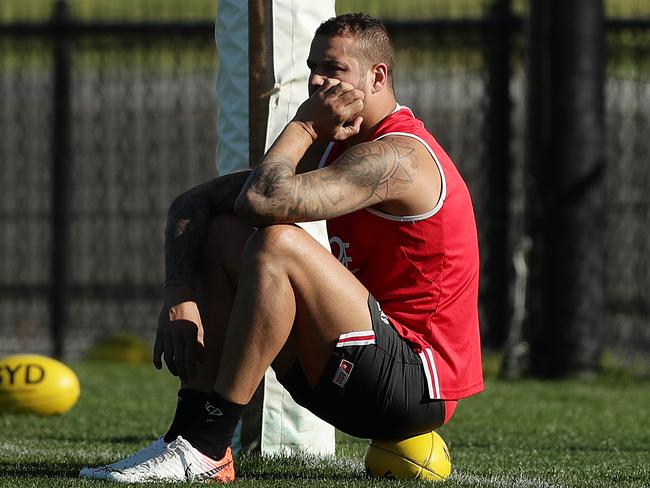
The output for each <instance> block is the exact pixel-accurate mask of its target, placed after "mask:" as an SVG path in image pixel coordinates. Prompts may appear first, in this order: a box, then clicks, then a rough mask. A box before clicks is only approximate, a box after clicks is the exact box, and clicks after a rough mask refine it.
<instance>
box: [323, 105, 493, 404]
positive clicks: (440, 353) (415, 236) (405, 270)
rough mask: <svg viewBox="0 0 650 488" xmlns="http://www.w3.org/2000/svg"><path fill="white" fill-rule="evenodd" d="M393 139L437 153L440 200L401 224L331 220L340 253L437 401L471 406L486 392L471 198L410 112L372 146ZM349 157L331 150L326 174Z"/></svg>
mask: <svg viewBox="0 0 650 488" xmlns="http://www.w3.org/2000/svg"><path fill="white" fill-rule="evenodd" d="M388 135H391V136H394V135H399V136H404V137H412V138H414V139H416V140H418V141H420V142H421V143H422V144H424V146H425V147H426V148H427V149H428V150H429V152H430V154H431V156H432V157H433V159H434V161H435V163H436V164H437V166H438V168H439V170H440V173H441V176H442V192H441V196H440V199H439V201H438V202H437V204H436V205H435V206H434V208H432V209H431V210H430V211H429V212H427V213H426V214H423V215H414V216H406V217H403V216H394V215H388V214H385V213H382V212H380V211H378V210H376V209H373V208H366V209H363V210H358V211H356V212H353V213H351V214H348V215H343V216H341V217H338V218H335V219H331V220H328V221H327V229H328V233H329V236H330V244H331V247H332V253H333V254H334V255H335V256H337V257H338V258H339V261H341V262H342V263H343V264H344V265H345V266H347V267H348V269H349V270H350V271H351V272H352V273H354V275H355V276H356V277H357V278H358V279H359V281H361V283H362V284H363V285H364V286H365V287H366V288H367V289H368V290H369V291H370V293H371V294H372V295H373V296H374V297H375V299H376V300H377V301H378V302H379V303H380V305H381V307H382V309H383V311H384V312H385V314H386V315H387V316H388V317H389V318H390V319H391V322H392V324H393V326H394V328H395V329H396V330H397V332H398V334H399V335H400V336H401V337H403V338H404V339H405V340H406V341H407V342H408V343H409V344H410V345H411V346H412V348H413V350H414V351H415V352H417V353H418V354H419V356H420V359H421V360H422V364H423V367H424V370H425V373H426V376H427V379H428V383H429V393H430V397H431V398H432V399H445V400H455V399H460V398H464V397H467V396H469V395H472V394H474V393H477V392H479V391H481V390H482V389H483V373H482V368H481V346H480V333H479V321H478V305H477V302H478V281H479V255H478V239H477V233H476V223H475V220H474V210H473V208H472V202H471V199H470V195H469V191H468V190H467V187H466V185H465V183H464V181H463V180H462V178H461V176H460V174H459V173H458V170H457V169H456V167H455V166H454V164H453V163H452V161H451V159H450V158H449V156H447V154H446V153H445V151H444V150H443V149H442V148H441V147H440V145H439V144H438V143H437V142H436V140H435V139H434V137H433V136H432V135H431V134H430V133H429V132H428V131H427V130H426V129H425V127H424V124H423V123H422V121H420V120H418V119H416V118H415V117H414V115H413V113H412V112H411V110H410V109H409V108H406V107H400V106H398V107H397V109H396V110H395V111H394V112H393V113H392V114H391V115H389V116H388V117H386V118H385V119H384V120H383V121H382V122H381V123H380V124H379V126H378V127H377V129H376V131H375V133H374V134H373V137H372V140H377V139H381V138H382V137H386V136H388ZM344 151H345V145H344V144H342V143H332V144H330V145H329V147H328V148H327V150H326V152H325V154H324V155H323V158H322V160H321V166H323V165H328V164H331V163H332V162H333V161H335V160H336V158H338V156H340V155H341V154H342V153H343V152H344Z"/></svg>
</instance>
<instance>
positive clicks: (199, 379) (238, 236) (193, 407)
mask: <svg viewBox="0 0 650 488" xmlns="http://www.w3.org/2000/svg"><path fill="white" fill-rule="evenodd" d="M252 231H253V229H252V227H250V226H249V225H248V224H246V223H244V222H243V221H241V220H240V219H238V218H237V217H235V216H232V215H222V216H218V217H216V218H215V219H213V221H212V222H211V224H210V228H209V230H208V235H207V239H206V246H205V248H204V253H203V256H202V258H201V264H200V269H199V275H198V283H197V285H198V286H197V295H198V296H197V299H198V305H199V311H200V313H201V319H202V322H203V328H204V346H205V347H204V354H203V360H202V362H201V363H200V364H199V365H198V366H197V368H196V371H197V376H196V377H194V378H187V379H183V380H181V386H180V390H179V392H178V403H177V406H176V412H175V415H174V419H173V421H172V424H171V426H170V428H169V430H168V431H167V433H166V434H165V441H166V442H171V441H172V440H174V439H176V437H178V435H179V434H180V433H181V432H183V430H184V429H185V428H186V427H187V426H188V425H189V424H190V423H191V422H192V420H193V419H194V418H195V416H196V414H197V412H200V411H201V410H202V408H203V406H204V405H205V402H206V400H207V397H208V393H210V392H211V391H212V386H213V385H214V382H215V379H216V376H217V367H218V365H219V360H220V357H221V349H222V346H223V342H224V337H225V332H226V327H227V325H228V319H229V317H230V312H231V309H232V305H233V301H234V297H235V290H236V287H237V281H238V279H239V269H240V264H241V258H242V254H243V251H244V247H245V245H246V241H247V239H248V238H249V236H250V234H251V233H252Z"/></svg>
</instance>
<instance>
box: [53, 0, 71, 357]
mask: <svg viewBox="0 0 650 488" xmlns="http://www.w3.org/2000/svg"><path fill="white" fill-rule="evenodd" d="M69 20H70V5H69V4H68V1H67V0H56V2H55V3H54V10H53V12H52V24H53V27H54V29H53V31H54V36H53V42H54V52H53V55H54V63H53V70H54V72H53V80H54V83H53V86H54V91H53V119H54V120H53V124H52V127H53V131H52V264H51V266H52V268H51V271H52V276H51V282H50V297H49V298H50V328H51V329H50V330H51V335H52V343H53V345H54V351H53V352H54V356H55V357H62V356H63V353H64V331H65V326H66V322H67V318H68V306H69V304H68V300H69V293H68V289H69V270H68V267H69V259H68V258H69V249H70V246H69V238H70V237H69V234H70V232H69V229H70V166H71V160H70V155H71V152H70V139H71V134H70V47H69V42H68V39H67V32H66V27H67V25H68V22H69Z"/></svg>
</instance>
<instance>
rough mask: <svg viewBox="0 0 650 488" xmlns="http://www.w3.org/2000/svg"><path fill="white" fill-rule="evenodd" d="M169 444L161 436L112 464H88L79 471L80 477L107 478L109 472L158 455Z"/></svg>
mask: <svg viewBox="0 0 650 488" xmlns="http://www.w3.org/2000/svg"><path fill="white" fill-rule="evenodd" d="M168 445H169V444H168V443H167V442H165V439H164V438H163V437H159V438H158V439H156V440H155V441H153V442H152V443H151V444H149V445H148V446H146V447H144V448H142V449H140V450H139V451H138V452H136V453H134V454H131V455H130V456H129V457H127V458H124V459H121V460H119V461H116V462H114V463H112V464H105V465H103V466H96V467H90V466H86V467H85V468H83V469H82V470H81V471H79V477H80V478H91V479H96V480H103V479H106V476H108V473H110V472H111V471H115V470H120V469H126V468H130V467H132V466H135V465H136V464H141V463H143V462H145V461H146V460H147V459H151V458H152V457H156V456H158V455H159V454H161V453H163V452H165V450H166V449H167V446H168Z"/></svg>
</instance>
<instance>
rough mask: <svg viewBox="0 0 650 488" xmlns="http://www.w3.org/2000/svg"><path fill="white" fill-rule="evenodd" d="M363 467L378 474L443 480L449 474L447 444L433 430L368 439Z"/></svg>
mask: <svg viewBox="0 0 650 488" xmlns="http://www.w3.org/2000/svg"><path fill="white" fill-rule="evenodd" d="M364 461H365V464H366V470H367V471H368V472H369V473H370V474H371V475H372V476H377V477H379V478H394V479H401V480H430V481H443V480H446V479H447V478H449V475H450V474H451V457H450V456H449V449H448V448H447V444H445V441H444V440H443V439H442V437H440V436H439V435H438V434H437V433H436V432H427V433H426V434H421V435H418V436H415V437H409V438H408V439H403V440H397V441H376V440H373V441H371V442H370V445H369V446H368V449H366V456H365V460H364Z"/></svg>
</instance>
